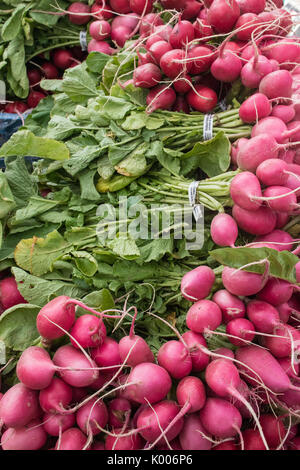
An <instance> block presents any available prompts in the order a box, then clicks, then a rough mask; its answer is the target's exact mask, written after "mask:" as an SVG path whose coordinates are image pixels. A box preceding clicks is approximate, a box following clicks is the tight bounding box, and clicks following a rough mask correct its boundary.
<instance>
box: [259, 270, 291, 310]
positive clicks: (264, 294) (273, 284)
mask: <svg viewBox="0 0 300 470" xmlns="http://www.w3.org/2000/svg"><path fill="white" fill-rule="evenodd" d="M292 293H293V286H292V285H291V284H289V283H288V282H287V281H284V280H282V279H277V278H274V277H273V278H271V279H269V280H268V282H267V284H266V285H265V287H264V288H263V290H262V291H261V292H260V293H259V295H258V298H259V299H260V300H264V301H265V302H269V303H270V304H272V305H274V306H275V307H276V306H277V305H280V304H283V303H285V302H288V301H289V300H290V298H291V296H292Z"/></svg>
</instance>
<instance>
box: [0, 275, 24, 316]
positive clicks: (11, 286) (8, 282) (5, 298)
mask: <svg viewBox="0 0 300 470" xmlns="http://www.w3.org/2000/svg"><path fill="white" fill-rule="evenodd" d="M0 303H1V305H2V307H3V310H6V309H8V308H11V307H14V305H18V304H25V303H27V301H26V300H25V299H24V297H22V295H21V294H20V292H19V290H18V285H17V283H16V280H15V278H14V277H13V276H11V277H5V278H4V279H2V280H1V281H0Z"/></svg>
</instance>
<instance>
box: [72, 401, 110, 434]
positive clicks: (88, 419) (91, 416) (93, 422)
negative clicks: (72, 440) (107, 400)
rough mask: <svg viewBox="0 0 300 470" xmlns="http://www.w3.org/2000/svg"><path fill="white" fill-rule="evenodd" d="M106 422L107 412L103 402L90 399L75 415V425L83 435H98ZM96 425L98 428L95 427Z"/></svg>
mask: <svg viewBox="0 0 300 470" xmlns="http://www.w3.org/2000/svg"><path fill="white" fill-rule="evenodd" d="M107 421H108V411H107V408H106V405H105V404H104V403H103V401H101V400H99V399H98V398H92V399H91V400H89V401H88V402H87V403H85V404H84V405H83V406H81V407H80V408H79V410H78V411H77V413H76V423H77V425H78V427H79V428H80V429H81V431H82V432H84V433H85V434H87V435H89V434H93V436H95V435H97V434H100V433H101V429H99V427H98V426H100V427H101V428H105V426H106V424H107ZM97 425H98V426H97Z"/></svg>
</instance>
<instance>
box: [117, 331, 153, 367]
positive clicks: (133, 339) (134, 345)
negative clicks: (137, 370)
mask: <svg viewBox="0 0 300 470" xmlns="http://www.w3.org/2000/svg"><path fill="white" fill-rule="evenodd" d="M119 354H120V358H121V363H123V362H124V361H125V360H126V364H127V365H129V366H130V367H135V366H137V365H138V364H141V363H143V362H154V355H153V353H152V351H151V349H150V347H149V346H148V344H147V343H146V341H145V340H144V339H143V338H142V337H141V336H138V335H136V334H134V329H133V327H132V328H131V330H130V334H129V336H123V338H121V339H120V341H119Z"/></svg>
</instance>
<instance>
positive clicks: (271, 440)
mask: <svg viewBox="0 0 300 470" xmlns="http://www.w3.org/2000/svg"><path fill="white" fill-rule="evenodd" d="M259 422H260V424H261V427H262V429H263V433H264V435H265V438H266V440H267V443H268V445H269V447H270V448H271V449H276V448H277V447H278V446H279V445H280V443H281V442H282V440H283V439H284V437H285V435H286V429H285V426H284V424H283V422H282V419H280V417H277V416H274V415H273V414H267V413H266V414H262V415H261V416H260V418H259Z"/></svg>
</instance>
